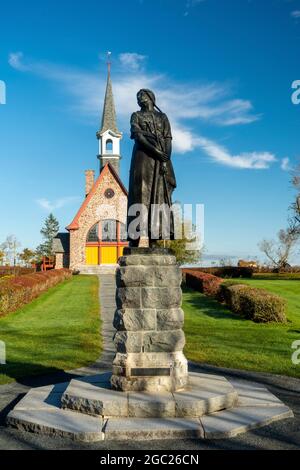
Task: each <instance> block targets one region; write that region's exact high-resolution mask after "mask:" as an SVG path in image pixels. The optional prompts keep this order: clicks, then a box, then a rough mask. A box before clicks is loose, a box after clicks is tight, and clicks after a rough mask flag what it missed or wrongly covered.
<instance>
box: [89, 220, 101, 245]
mask: <svg viewBox="0 0 300 470" xmlns="http://www.w3.org/2000/svg"><path fill="white" fill-rule="evenodd" d="M98 233H99V224H96V225H94V226H93V227H92V228H91V229H90V230H89V233H88V235H87V237H86V241H87V242H99V236H98Z"/></svg>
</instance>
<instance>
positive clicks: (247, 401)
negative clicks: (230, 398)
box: [230, 381, 283, 406]
mask: <svg viewBox="0 0 300 470" xmlns="http://www.w3.org/2000/svg"><path fill="white" fill-rule="evenodd" d="M230 382H231V384H232V385H233V386H234V388H235V390H236V391H237V393H238V402H237V405H238V406H282V404H283V403H282V401H281V400H279V398H277V397H276V396H275V395H273V393H271V392H269V390H268V389H267V388H265V387H261V386H259V384H254V385H251V384H249V383H241V382H234V381H230Z"/></svg>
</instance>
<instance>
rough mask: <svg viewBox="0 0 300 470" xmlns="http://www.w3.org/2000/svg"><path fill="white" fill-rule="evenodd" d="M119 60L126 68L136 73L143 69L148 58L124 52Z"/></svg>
mask: <svg viewBox="0 0 300 470" xmlns="http://www.w3.org/2000/svg"><path fill="white" fill-rule="evenodd" d="M119 60H120V62H121V64H122V65H123V66H124V67H125V68H127V69H131V70H135V71H136V70H139V69H141V68H142V65H143V63H144V61H145V60H146V56H145V55H141V54H137V53H136V52H123V53H122V54H119Z"/></svg>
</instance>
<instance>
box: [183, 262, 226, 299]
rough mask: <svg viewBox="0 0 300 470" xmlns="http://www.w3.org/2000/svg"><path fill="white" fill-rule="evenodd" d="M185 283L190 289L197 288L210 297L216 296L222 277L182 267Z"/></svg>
mask: <svg viewBox="0 0 300 470" xmlns="http://www.w3.org/2000/svg"><path fill="white" fill-rule="evenodd" d="M183 272H184V276H185V283H186V285H187V286H188V287H190V288H191V289H194V290H197V291H199V292H202V293H203V294H206V295H208V296H210V297H216V296H217V295H218V292H219V290H220V285H221V284H222V282H223V279H221V278H220V277H216V276H213V275H212V274H208V273H202V272H199V271H193V270H189V269H184V270H183Z"/></svg>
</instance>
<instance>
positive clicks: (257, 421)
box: [201, 405, 293, 439]
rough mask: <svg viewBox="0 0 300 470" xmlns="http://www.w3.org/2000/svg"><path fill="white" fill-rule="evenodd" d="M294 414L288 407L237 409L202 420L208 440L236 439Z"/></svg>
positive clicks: (214, 414) (205, 417)
mask: <svg viewBox="0 0 300 470" xmlns="http://www.w3.org/2000/svg"><path fill="white" fill-rule="evenodd" d="M292 417H293V412H292V411H291V410H290V409H289V408H288V407H287V406H284V405H282V406H274V407H271V406H266V407H257V406H255V407H250V406H249V407H236V408H233V409H232V410H225V411H219V412H217V413H213V414H211V415H208V416H203V417H202V418H201V423H202V425H203V429H204V435H205V438H206V439H223V438H228V437H234V436H236V435H238V434H240V433H243V432H247V431H249V430H251V429H255V428H258V427H261V426H266V425H267V424H270V423H272V422H274V421H278V420H280V419H284V418H292Z"/></svg>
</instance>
